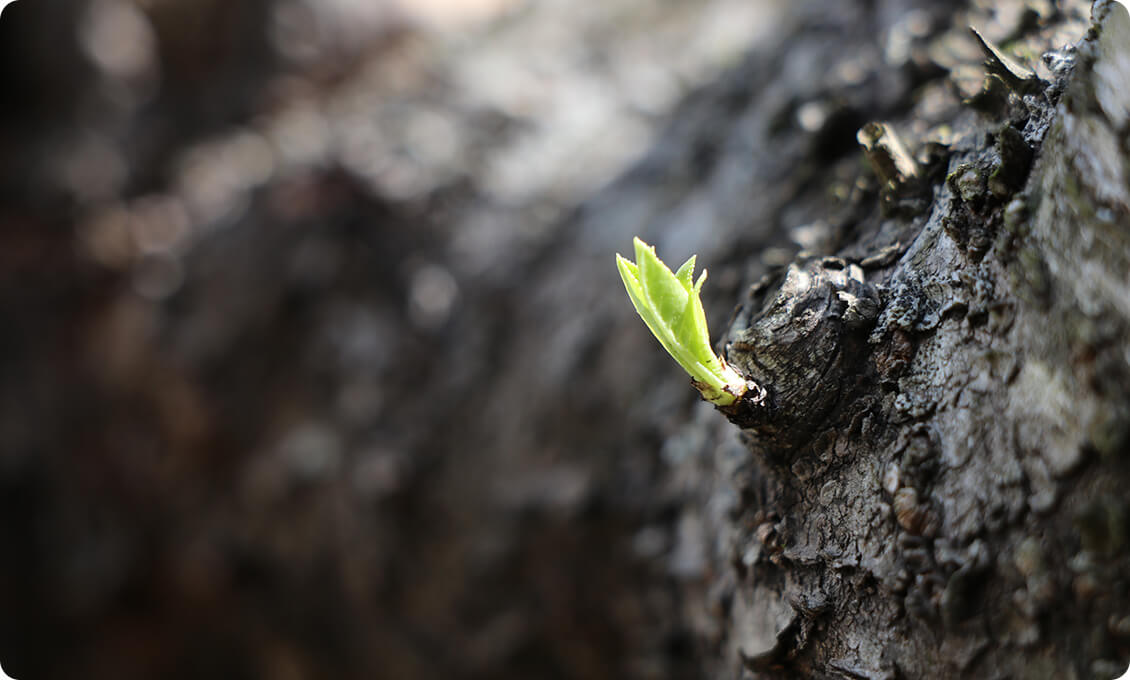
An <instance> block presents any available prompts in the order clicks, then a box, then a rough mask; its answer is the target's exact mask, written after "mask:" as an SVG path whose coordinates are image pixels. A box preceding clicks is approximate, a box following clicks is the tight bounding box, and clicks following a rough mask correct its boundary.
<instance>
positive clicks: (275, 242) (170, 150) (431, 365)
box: [0, 0, 866, 680]
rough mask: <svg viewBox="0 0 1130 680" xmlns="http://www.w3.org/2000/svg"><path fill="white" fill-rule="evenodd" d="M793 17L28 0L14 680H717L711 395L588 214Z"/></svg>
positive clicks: (4, 51)
mask: <svg viewBox="0 0 1130 680" xmlns="http://www.w3.org/2000/svg"><path fill="white" fill-rule="evenodd" d="M784 4H785V3H781V2H779V1H778V0H762V1H760V2H751V1H749V0H701V1H697V2H676V1H673V0H604V1H603V2H600V3H577V2H570V1H569V0H244V1H242V2H225V1H221V0H18V1H17V2H14V3H12V4H10V5H8V6H7V7H6V8H5V9H4V10H3V14H2V16H0V92H2V93H3V99H2V101H3V104H2V105H0V159H2V163H0V550H2V554H3V560H2V562H0V612H2V616H0V663H2V664H3V665H4V668H5V670H6V671H7V672H8V673H9V674H10V675H12V676H13V677H15V678H18V679H19V680H30V679H33V678H79V677H81V678H113V679H115V680H123V679H126V680H128V679H133V678H205V677H207V678H236V679H239V678H277V679H279V680H291V679H299V678H343V679H348V678H366V679H371V678H394V679H407V680H411V679H414V678H693V677H696V676H697V674H698V670H697V669H698V668H699V664H698V656H699V655H700V654H701V653H703V649H702V648H701V646H700V644H699V643H698V642H696V640H700V639H701V634H702V632H703V630H707V631H708V630H709V628H710V625H711V624H710V622H709V617H708V616H707V612H706V611H705V610H704V608H703V607H702V602H701V601H700V598H698V597H689V599H688V596H687V593H688V592H691V593H693V592H694V588H695V587H696V586H695V584H701V583H704V582H705V580H706V574H705V571H706V570H707V567H706V560H705V558H704V557H703V554H702V547H701V544H702V543H703V538H702V536H699V535H696V533H695V531H696V529H695V525H693V524H685V523H683V522H682V520H681V519H680V517H682V515H681V514H680V513H681V512H682V509H683V504H684V503H685V502H686V500H685V498H684V497H683V495H682V493H681V491H680V489H681V486H680V485H681V484H684V483H685V481H684V482H681V481H680V480H679V479H678V478H676V477H673V476H672V475H671V472H670V467H669V465H668V463H669V462H670V461H671V460H674V459H677V458H678V457H679V456H682V455H686V452H687V451H690V450H694V449H696V448H701V446H702V442H700V441H689V442H688V441H685V440H684V439H680V436H679V429H678V428H679V423H681V422H683V421H685V420H687V419H689V418H693V417H696V416H695V414H696V413H697V414H703V413H705V417H710V416H711V415H713V414H712V413H710V412H709V410H706V411H702V410H701V408H700V407H699V406H696V405H695V400H694V396H693V392H692V391H691V390H689V389H688V388H687V386H686V383H685V379H684V378H683V377H682V376H681V375H680V374H679V373H678V372H677V370H676V369H674V368H673V366H671V365H668V364H667V362H666V360H664V359H663V358H662V357H661V355H660V354H659V350H658V347H657V346H656V345H655V343H654V342H653V341H652V340H651V339H650V338H649V337H647V335H646V333H645V332H644V330H643V327H642V324H639V323H638V320H636V319H634V318H633V315H632V312H631V309H630V307H629V305H628V302H627V299H626V296H624V294H623V292H622V288H621V285H620V283H619V281H618V280H617V279H616V278H615V273H614V268H613V261H612V253H613V252H615V251H616V250H621V251H626V250H627V249H629V248H630V238H631V235H632V234H633V233H635V232H636V231H638V230H639V229H640V225H641V224H644V223H647V222H648V221H649V220H650V219H652V217H653V215H652V213H650V212H648V211H654V210H655V209H656V205H657V204H656V202H655V200H654V197H653V196H649V197H648V199H647V200H646V201H640V202H635V203H633V202H632V201H630V200H623V199H624V197H623V196H620V197H618V198H617V199H616V205H617V206H622V208H618V209H617V211H616V212H615V213H614V214H615V215H618V216H619V220H618V221H617V222H615V223H614V224H613V223H609V222H605V221H603V220H597V219H591V218H590V217H589V216H591V215H592V214H593V211H594V205H600V204H601V201H604V202H605V203H607V202H608V201H610V200H612V199H610V198H609V194H608V193H607V191H604V193H602V191H603V188H605V187H607V186H609V183H610V182H612V181H613V180H614V179H615V178H616V177H618V176H620V175H621V173H623V172H625V170H626V169H627V168H629V167H634V168H635V169H634V170H633V171H632V172H634V173H636V175H637V176H639V175H640V173H647V172H650V171H652V170H654V168H655V167H661V166H664V164H665V163H667V161H666V160H665V159H664V158H663V157H662V156H655V155H654V154H652V155H651V156H650V164H649V163H643V164H638V163H637V161H639V159H641V158H643V157H645V155H646V152H647V150H648V149H649V148H651V146H652V142H653V140H654V139H655V136H656V135H657V131H659V130H662V129H664V127H665V126H667V125H668V123H667V121H668V120H669V118H670V116H671V112H672V111H673V110H674V109H675V107H676V106H677V105H679V102H680V101H681V100H683V98H684V97H685V96H686V95H687V94H688V93H690V92H693V91H695V89H696V88H699V87H702V86H704V85H706V84H707V83H710V82H712V81H715V80H716V79H718V78H719V77H721V75H722V74H725V73H728V72H731V71H732V69H733V68H734V67H735V65H736V64H738V63H739V62H740V60H741V59H742V58H743V55H745V54H746V52H747V50H749V49H750V47H751V46H754V45H759V46H760V47H761V48H762V49H764V50H766V51H771V50H773V49H775V47H776V46H777V45H778V44H779V41H781V40H783V39H784V38H785V37H787V33H788V31H787V30H784V29H783V28H782V24H781V22H782V21H784V17H785V15H784V11H785V10H784V9H783V7H784ZM793 4H794V5H796V4H797V3H793ZM800 4H801V5H810V8H809V10H810V11H811V12H812V13H813V14H816V13H834V10H830V9H828V8H825V7H823V6H821V5H820V3H800ZM790 11H793V12H795V11H796V10H795V8H794V9H792V10H790ZM845 11H851V10H850V9H849V10H845ZM861 63H862V62H861ZM802 66H803V67H804V68H810V69H813V70H814V71H816V72H820V71H821V70H822V69H823V66H822V65H821V64H808V65H802ZM864 67H866V64H865V63H862V65H861V64H856V65H855V71H853V72H855V73H857V75H858V74H859V73H860V69H861V68H864ZM744 87H745V88H747V89H749V88H750V85H749V83H748V82H747V83H746V84H745V85H744ZM753 89H756V88H753ZM847 127H848V128H850V127H851V123H850V122H849V123H848V124H847ZM845 129H846V128H845ZM849 132H850V130H849ZM849 146H850V144H849ZM680 167H681V168H682V171H684V172H685V177H684V179H683V181H684V182H686V183H693V182H694V178H695V167H696V165H695V163H694V162H689V163H687V164H685V165H684V166H680ZM734 186H735V187H736V189H735V190H737V191H743V189H741V188H740V187H739V186H738V185H737V184H735V185H734ZM644 205H646V206H649V207H647V208H646V209H645V208H643V207H641V206H644ZM692 206H696V207H694V208H693V209H692V210H689V211H687V210H684V211H682V212H680V213H679V214H678V215H677V219H676V218H675V217H672V218H671V220H672V221H671V224H672V225H674V226H673V227H672V229H670V230H668V231H667V232H665V233H667V234H668V238H667V240H666V242H665V245H664V247H661V252H663V253H664V254H665V256H668V257H670V258H671V259H679V258H681V257H685V256H686V255H689V254H690V252H694V251H697V252H700V253H702V254H705V256H706V257H705V259H700V263H702V264H709V265H710V266H711V268H712V278H711V281H712V283H710V284H708V286H707V287H708V289H709V288H711V287H712V286H713V287H714V289H715V291H716V292H714V293H713V295H714V296H715V297H714V298H712V299H713V300H714V301H713V302H709V301H708V302H709V304H710V306H711V308H712V309H711V310H709V311H711V312H712V314H713V316H712V317H711V318H721V319H724V318H725V317H726V315H727V314H728V310H729V309H730V307H731V306H732V304H733V300H734V297H735V295H736V291H737V290H738V289H739V284H740V283H741V282H742V281H743V280H744V279H743V277H742V275H740V273H735V272H734V271H730V273H729V274H727V269H726V268H724V267H722V268H719V269H714V267H715V264H714V262H715V260H716V258H714V259H712V258H711V254H713V255H715V256H718V255H719V252H720V251H723V250H725V248H724V246H725V245H726V244H725V241H724V239H723V236H722V235H721V234H718V233H716V232H711V231H710V229H709V227H710V225H711V223H712V222H711V220H712V219H713V217H712V216H709V215H706V214H705V213H704V212H703V211H708V210H709V208H708V206H709V202H708V201H706V202H704V201H699V202H697V203H693V204H692ZM659 207H660V208H662V204H661V203H660V204H659ZM633 211H634V212H633ZM598 212H599V211H598ZM645 213H646V214H645ZM601 214H605V215H607V214H609V213H608V212H607V211H606V212H604V213H601ZM731 245H732V244H731ZM742 256H743V253H742V252H740V249H739V252H736V253H734V255H733V259H734V260H735V261H740V260H741V257H742ZM718 332H719V329H718V328H716V329H715V333H718ZM653 361H654V362H655V363H653ZM655 366H660V367H662V370H660V371H653V370H652V369H653V368H654V367H655ZM645 394H646V395H647V399H643V398H641V395H645ZM696 409H698V410H696Z"/></svg>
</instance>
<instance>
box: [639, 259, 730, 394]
mask: <svg viewBox="0 0 1130 680" xmlns="http://www.w3.org/2000/svg"><path fill="white" fill-rule="evenodd" d="M633 243H634V244H635V249H636V261H635V262H634V263H633V262H632V261H630V260H628V259H627V258H625V257H623V256H622V255H620V254H618V253H617V255H616V267H617V268H618V269H619V270H620V277H621V278H622V279H624V287H625V288H627V289H628V297H630V298H631V299H632V304H633V305H635V307H636V311H637V312H639V315H640V317H641V318H642V319H643V322H644V323H645V324H647V327H648V328H650V329H651V332H652V333H653V334H654V335H655V337H656V339H658V340H659V343H660V344H661V345H663V348H664V349H666V350H667V352H668V353H669V354H670V355H671V356H672V357H674V358H675V361H677V362H679V365H680V366H682V367H683V369H685V370H686V372H687V373H689V374H690V376H691V378H692V380H693V384H694V386H695V388H697V389H698V391H699V392H700V393H702V398H703V399H705V400H707V401H709V402H710V403H712V404H715V405H717V406H729V405H730V404H732V403H734V402H735V401H736V400H737V399H738V398H739V397H741V396H742V394H744V393H745V391H746V381H745V378H743V377H742V376H740V375H738V372H737V371H735V370H734V369H732V368H730V367H729V366H727V365H726V361H725V359H722V358H721V357H719V356H717V355H716V354H714V350H713V349H711V347H710V330H709V329H708V328H707V326H706V312H705V311H704V310H703V308H702V300H701V299H700V298H699V291H701V290H702V284H703V282H704V281H706V270H703V272H702V274H701V275H699V277H698V281H694V280H693V275H694V264H695V256H694V255H692V256H691V258H690V259H689V260H687V261H686V262H684V263H683V266H681V267H679V270H678V271H677V272H674V273H672V272H671V269H670V268H668V267H667V265H666V264H664V263H663V261H662V260H660V259H659V258H658V257H657V256H656V254H655V247H654V246H649V245H647V244H646V243H644V242H643V241H641V240H640V239H639V238H638V237H637V238H636V239H635V240H634V242H633Z"/></svg>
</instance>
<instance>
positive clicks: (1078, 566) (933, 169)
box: [705, 3, 1130, 678]
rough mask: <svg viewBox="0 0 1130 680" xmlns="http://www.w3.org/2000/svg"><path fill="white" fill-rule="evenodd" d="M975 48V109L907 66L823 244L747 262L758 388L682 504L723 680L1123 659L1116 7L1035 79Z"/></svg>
mask: <svg viewBox="0 0 1130 680" xmlns="http://www.w3.org/2000/svg"><path fill="white" fill-rule="evenodd" d="M945 39H946V38H945V37H944V36H943V37H942V38H941V40H945ZM1027 40H1028V41H1027V42H1026V40H1025V39H1021V40H1020V43H1021V44H1026V45H1028V49H1030V50H1033V49H1035V48H1036V46H1037V45H1038V44H1039V41H1038V38H1036V37H1035V36H1031V37H1030V38H1029V39H1027ZM983 47H984V49H985V51H986V54H987V57H988V60H989V61H988V62H987V68H988V71H989V78H988V79H987V80H986V85H985V90H984V91H983V92H982V93H980V94H979V95H976V97H982V98H984V97H988V96H989V95H988V94H986V93H988V92H991V91H994V90H995V91H996V92H997V94H996V95H992V96H994V97H996V102H995V103H994V104H993V105H989V106H978V108H980V112H979V113H976V114H974V113H972V112H971V111H968V110H966V111H957V110H955V109H945V108H944V107H943V108H939V109H935V110H934V111H928V110H925V102H928V101H929V100H930V97H931V96H932V94H933V93H932V92H931V85H929V84H927V85H926V86H925V87H924V88H923V90H922V91H921V92H920V93H919V96H918V98H917V102H916V104H915V105H914V107H912V108H911V109H910V110H909V111H907V112H905V113H904V115H902V116H896V117H894V118H893V119H892V118H888V119H885V120H884V123H886V124H887V125H889V126H890V127H892V128H896V129H897V128H904V129H905V128H908V127H912V126H913V129H915V130H917V132H912V133H911V137H912V139H910V140H909V141H906V142H904V143H903V144H900V145H899V146H900V147H901V146H905V147H907V148H910V149H912V150H922V151H920V152H919V156H918V158H917V159H915V158H908V157H907V152H906V150H905V149H903V148H896V149H894V150H893V152H891V153H893V154H895V155H900V154H901V155H902V157H903V158H902V161H903V162H902V163H895V162H889V161H890V158H891V154H890V153H889V154H887V155H886V156H884V157H882V158H879V159H876V158H875V154H874V153H873V151H874V150H875V145H874V144H873V142H874V137H875V135H870V136H869V138H868V139H867V140H864V139H863V136H864V135H862V134H861V142H863V143H864V144H865V146H867V147H868V155H869V156H870V159H871V162H872V166H873V169H874V177H875V178H876V180H877V181H876V182H875V183H876V184H878V186H877V187H874V188H872V189H871V190H870V191H868V190H864V191H860V192H859V193H858V194H857V195H856V196H855V197H853V198H849V199H848V200H846V201H845V203H844V205H843V207H841V208H840V209H838V210H837V211H835V212H833V213H830V214H828V215H827V216H826V217H825V219H827V220H829V221H830V222H831V221H833V220H838V221H839V223H838V224H837V223H836V222H831V230H832V232H833V233H834V234H835V237H834V239H833V241H834V242H835V243H836V246H835V247H834V248H832V249H830V251H831V252H834V253H835V254H836V257H822V258H815V257H809V258H807V260H804V259H802V260H798V261H797V262H794V263H793V264H791V265H789V266H788V267H787V268H786V269H785V270H784V271H783V272H777V273H772V274H770V275H768V276H767V277H766V279H765V280H763V281H762V282H761V283H759V284H757V285H754V286H752V288H751V290H750V293H749V295H748V296H747V298H746V299H745V300H744V301H743V303H742V305H741V306H740V307H739V309H738V311H737V313H736V318H735V320H734V322H733V324H732V326H731V328H730V331H729V336H728V341H727V350H728V360H729V361H730V363H731V364H732V365H734V366H736V367H739V368H740V369H742V371H743V373H744V374H745V375H746V376H747V377H749V378H751V379H753V380H755V381H757V382H758V383H759V384H761V385H763V386H764V387H766V388H767V389H768V391H769V397H768V402H769V405H768V406H766V405H764V404H760V403H759V404H751V405H749V407H748V408H746V409H745V411H744V412H738V411H740V409H736V408H732V409H731V411H730V413H729V416H730V419H731V420H732V421H733V422H734V423H735V424H737V425H738V426H739V427H741V428H742V430H743V439H742V443H741V444H740V445H721V446H720V447H719V448H718V449H717V451H716V454H715V464H716V466H717V467H716V469H717V470H719V471H722V472H721V475H720V479H719V480H716V482H715V483H716V484H718V485H721V486H724V485H725V484H727V483H736V484H737V493H736V494H730V493H729V491H727V490H726V489H724V488H718V487H715V489H714V491H713V494H712V495H711V496H709V501H708V504H707V506H706V507H710V505H709V503H714V504H715V505H716V506H721V508H718V509H715V510H714V513H713V515H712V516H710V517H708V518H707V519H706V520H705V521H706V524H707V526H708V527H709V528H708V529H707V530H706V533H707V534H714V535H715V537H716V538H717V539H718V540H717V541H716V543H715V544H714V545H715V552H714V555H715V560H716V565H717V569H718V576H716V578H715V585H714V590H713V591H712V592H711V596H712V597H713V598H715V603H716V606H717V612H718V615H719V617H720V618H721V619H722V621H723V623H722V624H721V626H720V635H719V638H718V644H719V646H720V647H722V648H725V649H726V650H728V654H729V655H730V661H729V668H730V671H729V672H732V673H735V674H737V675H740V676H742V677H759V678H762V677H763V678H771V677H781V678H788V677H830V678H838V677H851V678H950V677H952V678H960V677H986V678H989V677H992V678H1004V677H1023V678H1041V677H1048V678H1052V677H1056V678H1059V677H1073V678H1074V677H1079V678H1082V677H1114V676H1115V675H1117V674H1119V673H1120V672H1121V670H1122V668H1123V667H1124V666H1125V663H1126V659H1127V655H1128V652H1130V647H1128V642H1130V639H1128V638H1127V632H1128V629H1130V618H1127V614H1128V613H1130V600H1128V593H1127V585H1128V580H1127V576H1126V574H1127V573H1128V572H1127V568H1128V566H1130V562H1128V555H1127V550H1126V548H1127V537H1128V535H1127V525H1126V518H1127V512H1128V509H1130V506H1128V505H1127V501H1126V499H1125V494H1124V493H1123V492H1122V489H1124V488H1125V486H1126V483H1127V472H1128V468H1127V463H1126V454H1127V452H1128V451H1127V447H1128V444H1130V439H1128V432H1130V429H1128V428H1130V421H1128V419H1127V413H1128V412H1127V405H1128V403H1130V367H1128V361H1130V334H1128V331H1130V326H1128V324H1130V316H1128V314H1127V311H1128V309H1127V301H1128V300H1130V286H1128V274H1130V267H1128V257H1130V185H1128V182H1127V179H1128V177H1130V175H1128V171H1130V154H1128V151H1130V149H1128V146H1127V139H1128V137H1127V133H1128V131H1130V128H1128V127H1127V118H1128V115H1127V108H1128V106H1130V87H1128V84H1130V17H1128V16H1127V12H1126V9H1125V8H1124V7H1123V6H1121V5H1119V4H1117V3H1098V4H1096V6H1095V8H1094V23H1093V25H1092V26H1091V28H1090V30H1089V31H1088V33H1087V35H1086V37H1085V38H1084V39H1083V40H1082V41H1081V42H1079V43H1078V46H1077V49H1074V50H1067V51H1065V52H1059V53H1053V54H1050V55H1049V56H1048V57H1047V61H1048V62H1049V63H1056V64H1058V68H1057V72H1056V73H1054V74H1053V76H1052V79H1051V80H1049V81H1043V82H1039V84H1038V87H1037V86H1034V83H1036V82H1037V77H1036V76H1035V74H1034V73H1032V72H1030V71H1027V69H1024V68H1023V67H1020V66H1017V65H1016V64H1010V63H1008V62H1007V61H1005V60H1002V59H1001V58H1000V54H999V52H995V48H994V47H993V46H992V45H991V44H985V45H984V46H983ZM1013 48H1014V49H1016V46H1015V45H1014V46H1013ZM1041 51H1042V50H1041ZM1072 61H1073V62H1074V64H1073V68H1072V65H1071V62H1072ZM979 103H982V104H983V102H978V101H977V100H974V101H972V102H969V104H970V105H971V106H972V105H975V104H979ZM943 123H949V124H950V126H951V128H950V129H949V130H947V131H946V136H947V138H946V139H940V138H939V139H931V135H930V133H929V132H927V133H926V134H922V133H921V131H924V130H928V129H929V128H931V127H932V126H937V125H940V124H943ZM887 134H888V136H889V135H890V134H893V133H891V132H890V131H889V130H888V132H887ZM931 142H933V143H934V145H933V146H930V143H931ZM1033 158H1035V160H1034V161H1033ZM896 160H898V159H897V158H896ZM896 167H900V168H904V169H903V170H901V171H899V170H896ZM907 168H908V170H907ZM1029 168H1031V171H1030V172H1029ZM941 178H944V180H943V181H939V180H940V179H941ZM859 186H860V185H859V184H858V183H857V184H856V185H855V187H856V188H857V189H858V187H859ZM924 186H925V187H926V189H925V190H924V189H923V187H924ZM876 194H877V195H876ZM875 199H878V200H875ZM868 204H870V205H872V206H874V208H875V209H873V210H871V211H870V212H868V208H867V207H866V206H867V205H868ZM880 206H881V207H882V209H881V210H880V209H879V207H880ZM845 214H848V215H851V217H850V218H846V219H845V218H844V217H843V215H845ZM847 283H850V284H852V286H851V287H850V288H849V287H847V286H846V284H847ZM738 669H740V671H739V670H738ZM719 673H720V674H723V675H724V674H725V672H724V671H721V670H720V671H719Z"/></svg>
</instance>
